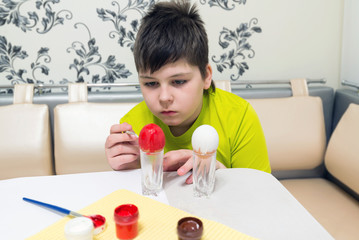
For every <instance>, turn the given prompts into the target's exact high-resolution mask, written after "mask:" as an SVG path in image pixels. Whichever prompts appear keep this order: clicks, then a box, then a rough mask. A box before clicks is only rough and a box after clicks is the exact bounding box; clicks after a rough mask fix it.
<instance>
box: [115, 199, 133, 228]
mask: <svg viewBox="0 0 359 240" xmlns="http://www.w3.org/2000/svg"><path fill="white" fill-rule="evenodd" d="M138 215H139V213H138V208H137V207H136V205H134V204H122V205H120V206H118V207H117V208H116V209H115V212H114V218H115V221H116V222H122V223H129V222H133V221H137V219H138Z"/></svg>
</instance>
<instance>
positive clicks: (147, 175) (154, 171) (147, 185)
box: [140, 149, 163, 196]
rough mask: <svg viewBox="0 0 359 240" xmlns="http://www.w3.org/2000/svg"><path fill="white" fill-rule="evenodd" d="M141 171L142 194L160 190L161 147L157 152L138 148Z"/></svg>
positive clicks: (156, 192) (161, 172) (161, 170)
mask: <svg viewBox="0 0 359 240" xmlns="http://www.w3.org/2000/svg"><path fill="white" fill-rule="evenodd" d="M140 155H141V156H140V158H141V171H142V176H141V177H142V194H143V195H154V196H157V194H158V193H159V192H160V191H161V190H162V182H163V149H162V150H160V151H157V152H145V151H143V150H140Z"/></svg>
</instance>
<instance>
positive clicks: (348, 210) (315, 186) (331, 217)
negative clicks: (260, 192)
mask: <svg viewBox="0 0 359 240" xmlns="http://www.w3.org/2000/svg"><path fill="white" fill-rule="evenodd" d="M281 183H282V184H283V185H284V186H285V187H286V188H287V189H288V191H289V192H290V193H291V194H292V195H293V196H294V197H295V198H296V199H297V200H298V201H299V202H300V203H301V204H302V205H303V206H304V207H305V208H306V209H307V210H308V211H309V212H310V213H311V214H312V215H313V217H314V218H315V219H317V221H318V222H319V223H320V224H322V226H323V227H324V228H325V229H326V230H327V231H328V232H329V233H330V234H331V235H332V236H333V237H334V238H335V239H337V240H340V239H343V240H344V239H345V240H349V239H353V240H354V239H358V236H359V202H358V201H357V200H355V199H354V198H353V197H351V196H350V195H349V194H347V193H346V192H344V191H343V190H342V189H341V188H339V187H338V186H337V185H335V184H334V183H332V182H330V181H327V180H325V179H322V178H312V179H288V180H282V181H281Z"/></svg>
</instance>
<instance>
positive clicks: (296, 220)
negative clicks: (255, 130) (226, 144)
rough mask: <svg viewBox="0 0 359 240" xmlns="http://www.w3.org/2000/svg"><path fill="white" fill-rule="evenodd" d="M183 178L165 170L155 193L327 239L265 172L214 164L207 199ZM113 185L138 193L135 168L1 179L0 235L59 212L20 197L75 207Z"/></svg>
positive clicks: (190, 208)
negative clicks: (213, 181)
mask: <svg viewBox="0 0 359 240" xmlns="http://www.w3.org/2000/svg"><path fill="white" fill-rule="evenodd" d="M185 178H186V176H183V177H179V176H177V175H176V173H175V172H171V173H165V174H164V190H165V191H164V192H162V193H161V194H160V195H159V196H158V197H156V198H155V199H156V200H158V201H161V202H163V203H167V204H168V203H169V204H170V205H171V206H174V207H177V208H179V209H181V210H184V211H187V212H189V213H190V214H194V215H197V216H200V217H203V218H207V219H210V220H213V221H217V222H220V223H223V224H225V225H227V226H229V227H232V228H234V229H236V230H238V231H240V232H242V233H245V234H248V235H251V236H253V237H257V238H260V239H268V240H270V239H275V240H280V239H316V240H317V239H333V238H332V237H331V236H330V235H329V233H328V232H327V231H326V230H325V229H324V228H323V227H322V226H321V225H320V224H319V223H318V222H317V221H316V220H315V219H314V218H313V217H312V216H311V215H310V214H309V213H308V212H307V211H306V210H305V209H304V208H303V207H302V206H301V205H300V204H299V202H298V201H297V200H296V199H295V198H294V197H293V196H292V195H291V194H290V193H289V192H288V191H287V190H286V189H285V188H284V187H283V186H282V185H281V184H280V182H279V181H278V180H277V179H276V178H274V177H273V176H272V175H271V174H267V173H264V172H261V171H257V170H252V169H223V170H222V169H221V170H217V172H216V184H215V190H214V193H213V194H212V195H211V197H210V198H208V199H207V198H204V199H202V198H195V197H193V195H192V194H193V193H192V185H186V184H185V183H184V180H185ZM118 189H128V190H131V191H133V192H136V193H141V183H140V171H139V170H132V171H120V172H115V171H110V172H98V173H82V174H70V175H58V176H44V177H27V178H15V179H9V180H2V181H0V192H1V198H0V206H1V207H0V212H1V213H2V214H3V216H2V217H1V218H0V229H1V233H2V234H1V238H2V239H14V240H16V239H24V238H25V237H29V236H31V235H33V234H35V233H37V232H39V231H40V230H42V229H43V228H45V227H47V226H49V225H51V224H53V223H54V222H56V221H58V220H59V219H61V218H62V217H63V215H60V214H56V213H54V212H51V211H48V210H45V209H41V208H39V207H37V206H34V205H32V204H29V203H27V202H24V201H23V200H22V197H29V198H33V199H36V200H40V201H43V202H47V203H52V204H55V205H59V206H61V207H65V208H68V209H71V210H75V211H76V210H79V209H81V208H84V207H86V206H87V205H90V204H92V203H93V202H95V201H97V200H99V199H101V198H102V197H104V196H106V195H108V194H110V193H112V192H113V191H116V190H118ZM19 226H21V228H19ZM19 229H21V231H19Z"/></svg>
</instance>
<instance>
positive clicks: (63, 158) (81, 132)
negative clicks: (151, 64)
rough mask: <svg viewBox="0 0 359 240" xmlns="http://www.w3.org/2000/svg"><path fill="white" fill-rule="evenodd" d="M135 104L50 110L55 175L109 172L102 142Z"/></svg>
mask: <svg viewBox="0 0 359 240" xmlns="http://www.w3.org/2000/svg"><path fill="white" fill-rule="evenodd" d="M135 105H136V103H108V104H105V103H87V102H79V103H68V104H59V105H57V106H56V108H55V109H54V142H55V170H56V174H69V173H81V172H98V171H108V170H111V167H110V165H109V164H108V162H107V160H106V155H105V141H106V138H107V136H108V135H109V134H110V128H111V126H112V125H113V124H116V123H119V120H120V119H121V117H122V116H123V115H125V114H126V113H127V112H128V111H129V110H130V109H131V108H132V107H134V106H135Z"/></svg>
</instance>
